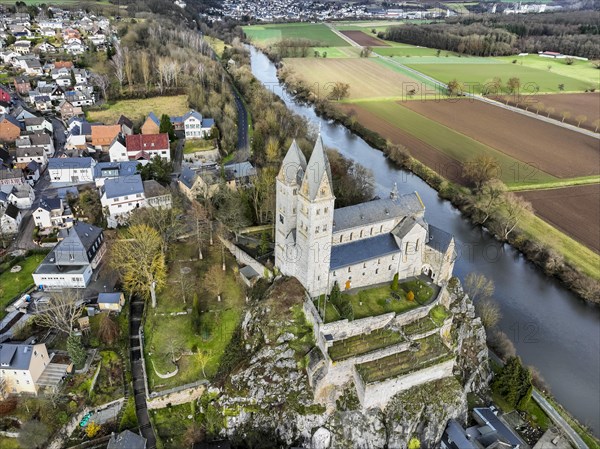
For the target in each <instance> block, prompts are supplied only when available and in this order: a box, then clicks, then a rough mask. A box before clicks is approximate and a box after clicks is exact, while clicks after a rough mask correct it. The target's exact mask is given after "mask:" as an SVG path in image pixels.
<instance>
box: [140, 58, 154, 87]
mask: <svg viewBox="0 0 600 449" xmlns="http://www.w3.org/2000/svg"><path fill="white" fill-rule="evenodd" d="M139 65H140V71H141V72H142V78H143V80H144V87H145V89H146V90H148V86H149V85H150V78H151V76H152V74H151V71H150V54H149V53H148V52H147V51H142V52H140V62H139Z"/></svg>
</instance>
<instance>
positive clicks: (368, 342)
mask: <svg viewBox="0 0 600 449" xmlns="http://www.w3.org/2000/svg"><path fill="white" fill-rule="evenodd" d="M402 341H404V338H403V337H402V334H400V333H399V332H395V331H393V330H391V329H385V328H383V329H377V330H375V331H373V332H371V333H370V334H360V335H355V336H353V337H350V338H346V339H344V340H337V341H335V342H333V346H331V347H330V348H329V357H330V358H331V360H333V361H334V362H337V361H340V360H344V359H347V358H350V357H357V356H359V355H363V354H367V353H369V352H372V351H376V350H377V349H381V348H385V347H388V346H391V345H395V344H397V343H402Z"/></svg>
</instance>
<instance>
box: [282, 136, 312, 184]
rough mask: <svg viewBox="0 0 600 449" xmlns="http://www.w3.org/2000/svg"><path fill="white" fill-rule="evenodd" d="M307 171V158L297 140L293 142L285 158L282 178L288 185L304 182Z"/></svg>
mask: <svg viewBox="0 0 600 449" xmlns="http://www.w3.org/2000/svg"><path fill="white" fill-rule="evenodd" d="M305 171H306V158H305V157H304V153H302V151H301V150H300V148H299V147H298V144H297V143H296V139H294V140H293V141H292V144H291V145H290V148H289V150H288V151H287V154H286V155H285V157H284V158H283V162H282V163H281V169H280V170H279V174H280V176H283V177H284V179H285V181H286V182H287V183H288V184H293V183H297V184H300V183H301V182H302V178H303V177H304V172H305Z"/></svg>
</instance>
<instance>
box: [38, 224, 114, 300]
mask: <svg viewBox="0 0 600 449" xmlns="http://www.w3.org/2000/svg"><path fill="white" fill-rule="evenodd" d="M61 232H62V233H64V238H63V239H62V240H61V241H60V242H58V243H57V245H56V246H55V247H54V248H53V249H52V251H50V252H49V253H48V255H47V256H46V257H45V258H44V260H43V261H42V263H41V264H40V265H39V266H38V267H37V268H36V270H35V271H34V272H33V275H32V276H33V282H34V283H35V285H37V286H38V287H40V288H41V289H43V290H55V289H63V288H86V287H87V286H88V284H89V282H90V280H91V278H92V274H93V272H94V270H95V269H96V268H97V267H98V265H99V264H100V261H101V260H102V257H103V256H104V253H105V252H106V245H105V244H104V234H103V232H102V229H101V228H98V227H96V226H93V225H91V224H89V223H84V222H81V221H79V222H77V223H75V224H74V225H73V227H71V228H68V229H64V230H63V231H61Z"/></svg>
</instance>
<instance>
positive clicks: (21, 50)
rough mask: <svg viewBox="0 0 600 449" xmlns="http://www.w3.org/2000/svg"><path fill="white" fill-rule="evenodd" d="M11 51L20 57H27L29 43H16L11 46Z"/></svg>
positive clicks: (29, 50)
mask: <svg viewBox="0 0 600 449" xmlns="http://www.w3.org/2000/svg"><path fill="white" fill-rule="evenodd" d="M13 50H14V51H15V52H17V53H18V54H20V55H27V54H29V53H31V42H30V41H17V42H15V43H14V44H13Z"/></svg>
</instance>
